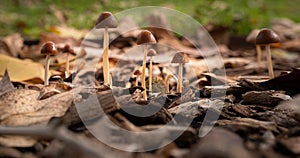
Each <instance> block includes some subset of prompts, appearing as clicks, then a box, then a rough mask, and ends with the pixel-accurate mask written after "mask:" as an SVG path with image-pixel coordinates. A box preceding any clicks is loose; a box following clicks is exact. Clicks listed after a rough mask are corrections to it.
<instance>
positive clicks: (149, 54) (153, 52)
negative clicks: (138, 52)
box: [147, 49, 157, 93]
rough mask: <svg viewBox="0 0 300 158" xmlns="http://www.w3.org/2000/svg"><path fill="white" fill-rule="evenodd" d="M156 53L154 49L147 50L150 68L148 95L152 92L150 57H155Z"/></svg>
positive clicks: (151, 60) (151, 61)
mask: <svg viewBox="0 0 300 158" xmlns="http://www.w3.org/2000/svg"><path fill="white" fill-rule="evenodd" d="M156 54H157V53H156V51H155V50H154V49H149V51H148V53H147V56H149V57H150V61H149V62H150V66H149V91H150V93H151V92H152V77H153V76H152V73H153V67H152V63H153V59H152V57H153V56H155V55H156Z"/></svg>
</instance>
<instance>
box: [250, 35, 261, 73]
mask: <svg viewBox="0 0 300 158" xmlns="http://www.w3.org/2000/svg"><path fill="white" fill-rule="evenodd" d="M258 33H259V29H254V30H253V31H251V33H250V34H249V35H248V36H247V38H246V41H247V42H249V43H253V44H255V47H256V52H257V70H259V69H260V67H261V54H262V53H261V47H260V46H259V45H257V44H256V37H257V35H258Z"/></svg>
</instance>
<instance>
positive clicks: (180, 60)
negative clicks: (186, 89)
mask: <svg viewBox="0 0 300 158" xmlns="http://www.w3.org/2000/svg"><path fill="white" fill-rule="evenodd" d="M188 62H189V59H188V58H187V56H186V55H185V54H184V53H183V52H178V53H176V54H175V55H174V57H173V59H172V61H171V63H177V64H179V66H178V83H177V89H176V92H177V93H182V89H183V87H182V77H183V74H182V73H183V72H182V71H183V64H184V63H188Z"/></svg>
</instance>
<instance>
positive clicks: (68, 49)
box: [63, 44, 75, 78]
mask: <svg viewBox="0 0 300 158" xmlns="http://www.w3.org/2000/svg"><path fill="white" fill-rule="evenodd" d="M63 53H66V54H67V58H66V72H65V78H68V77H69V75H70V61H69V60H70V59H69V58H70V54H73V55H75V52H74V49H73V48H72V47H71V46H70V45H69V44H66V45H65V46H64V48H63Z"/></svg>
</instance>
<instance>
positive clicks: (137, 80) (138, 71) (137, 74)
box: [133, 70, 142, 87]
mask: <svg viewBox="0 0 300 158" xmlns="http://www.w3.org/2000/svg"><path fill="white" fill-rule="evenodd" d="M133 74H134V75H135V76H136V78H135V86H136V87H137V86H139V77H140V75H141V74H142V72H141V71H140V70H135V71H134V72H133Z"/></svg>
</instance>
